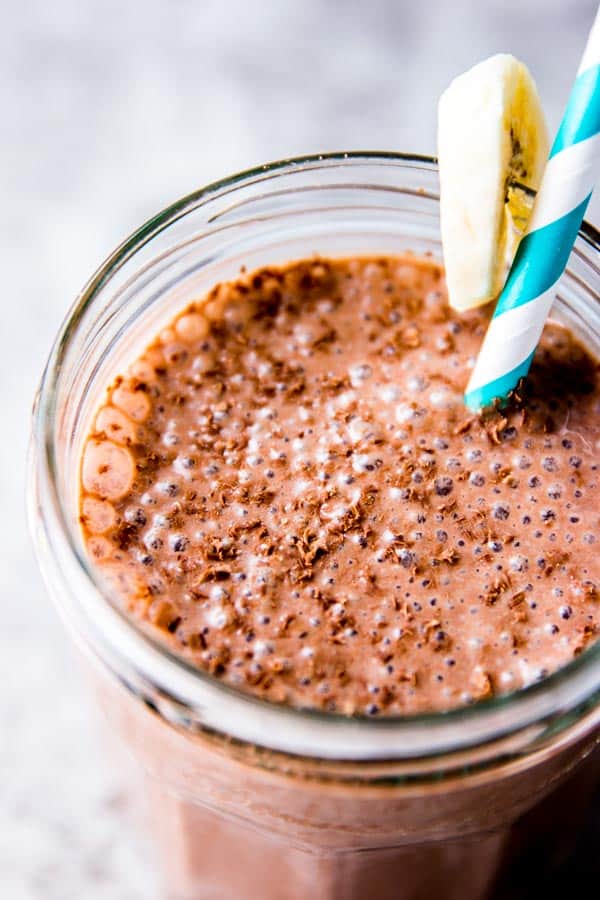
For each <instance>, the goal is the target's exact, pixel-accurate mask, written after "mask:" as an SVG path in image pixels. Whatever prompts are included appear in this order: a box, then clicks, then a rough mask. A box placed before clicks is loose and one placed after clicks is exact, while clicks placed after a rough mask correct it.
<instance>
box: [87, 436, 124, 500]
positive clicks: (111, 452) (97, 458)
mask: <svg viewBox="0 0 600 900" xmlns="http://www.w3.org/2000/svg"><path fill="white" fill-rule="evenodd" d="M134 470H135V466H134V462H133V457H132V456H131V453H130V452H129V450H127V449H126V448H125V447H118V446H117V445H116V444H113V443H112V442H111V441H97V440H95V439H94V438H91V439H90V440H88V442H87V444H86V446H85V450H84V452H83V464H82V469H81V480H82V484H83V487H84V488H85V490H86V491H89V492H90V493H93V494H98V495H99V496H100V497H103V498H105V499H106V500H120V499H121V497H124V496H125V494H127V492H128V491H129V490H131V487H132V485H133V478H134Z"/></svg>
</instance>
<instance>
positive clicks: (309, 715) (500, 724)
mask: <svg viewBox="0 0 600 900" xmlns="http://www.w3.org/2000/svg"><path fill="white" fill-rule="evenodd" d="M357 164H358V165H360V164H363V165H369V166H372V165H382V166H390V165H394V166H399V167H400V168H413V169H423V170H424V171H427V172H430V173H435V172H436V171H437V160H436V159H435V157H431V156H424V155H417V154H405V153H394V152H385V151H347V152H332V153H323V154H314V155H309V156H303V157H297V158H290V159H284V160H280V161H275V162H271V163H267V164H265V165H262V166H258V167H255V168H252V169H248V170H245V171H243V172H240V173H236V174H234V175H231V176H229V177H227V178H224V179H221V180H218V181H215V182H212V183H211V184H209V185H207V186H205V187H202V188H200V189H198V190H196V191H193V192H191V193H189V194H187V195H185V196H184V197H182V198H180V199H179V200H177V201H175V202H174V203H172V204H170V205H169V206H167V207H166V208H165V209H163V210H162V211H160V212H159V213H157V214H156V215H154V216H153V217H151V218H150V219H149V220H147V221H146V222H145V223H144V224H143V225H142V226H141V227H140V228H138V229H137V230H136V231H134V232H133V233H132V234H131V235H130V236H129V237H128V238H126V239H125V240H124V241H123V242H122V243H121V244H120V245H119V246H118V247H117V248H116V249H115V250H114V251H113V253H112V254H111V255H110V256H109V257H108V258H107V259H106V260H105V262H104V263H103V264H102V265H101V266H100V267H99V268H98V269H97V270H96V272H95V273H94V274H93V275H92V277H91V278H90V279H89V281H88V282H87V284H86V285H85V286H84V288H83V289H82V291H81V292H80V293H79V294H78V296H77V297H76V299H75V301H74V303H73V305H72V307H71V309H70V310H69V311H68V313H67V315H66V317H65V319H64V321H63V323H62V325H61V328H60V331H59V333H58V336H57V338H56V340H55V343H54V345H53V348H52V350H51V353H50V357H49V359H48V362H47V364H46V367H45V370H44V373H43V375H42V380H41V383H40V387H39V389H38V394H37V396H36V403H35V409H34V423H33V434H32V453H31V462H32V466H33V481H34V486H35V490H36V492H37V494H36V498H35V500H33V499H32V498H31V497H30V504H29V511H30V528H31V531H32V534H33V537H34V543H35V545H36V551H37V554H38V559H39V561H40V564H41V567H42V569H43V570H44V571H46V569H47V566H48V565H49V556H51V555H52V553H53V552H54V549H55V547H56V543H57V542H58V541H60V542H61V550H62V551H63V552H66V554H67V555H68V556H69V560H70V565H72V566H73V568H74V569H75V568H77V569H78V571H79V575H80V576H81V577H82V579H83V580H84V581H85V582H86V583H87V586H88V588H89V589H90V590H91V593H92V594H93V595H94V596H95V602H96V605H98V604H103V605H104V607H105V610H104V612H108V610H111V611H112V616H109V618H112V623H111V625H110V627H114V626H115V625H116V626H117V627H118V628H119V629H120V630H121V631H122V635H121V637H122V638H123V640H122V641H121V644H120V646H121V649H122V650H123V651H124V652H125V648H126V647H127V648H128V650H127V652H133V649H135V648H136V647H137V650H139V651H140V652H143V653H144V654H145V656H148V654H150V657H155V658H154V662H155V663H156V664H157V665H158V663H159V658H160V663H161V666H162V668H161V673H163V674H164V673H167V672H168V673H170V675H171V676H175V675H176V674H177V675H178V676H181V678H180V679H179V683H178V686H177V688H175V689H174V690H173V692H172V694H171V696H170V698H169V696H168V694H165V685H164V684H158V681H159V679H153V678H152V675H151V674H150V673H149V671H148V669H146V670H145V671H144V679H143V681H144V683H145V684H146V687H147V686H148V684H150V685H152V684H153V685H154V687H157V688H159V690H160V692H161V696H162V699H163V701H164V702H165V704H167V705H168V702H169V699H170V700H173V701H174V702H175V703H176V704H182V703H183V706H184V707H185V708H186V709H188V708H189V709H193V708H194V707H195V706H196V704H195V703H194V701H193V700H192V697H193V695H194V690H193V686H194V682H195V683H196V685H197V686H203V687H204V688H208V689H209V690H210V693H211V695H214V696H215V697H220V698H221V700H222V702H223V703H226V702H227V700H229V701H232V700H235V703H236V707H237V708H239V709H245V710H246V712H247V713H248V714H249V715H250V716H252V715H253V714H255V715H257V716H261V717H264V716H263V714H266V718H267V719H269V721H270V722H271V723H272V724H270V725H269V727H273V724H274V723H275V722H276V720H280V721H279V726H280V727H282V725H283V727H284V728H285V727H286V726H290V723H296V726H300V727H301V725H302V723H303V724H304V725H306V726H307V727H313V726H316V727H317V728H318V727H319V726H323V732H324V733H331V729H332V728H337V729H340V728H344V727H345V729H346V732H347V735H348V739H349V740H352V738H353V737H356V736H358V734H360V733H363V734H365V735H366V734H367V733H368V734H369V735H372V736H375V735H387V736H388V737H387V738H386V739H385V740H384V742H383V743H384V747H383V748H382V752H379V751H376V752H375V753H374V755H373V757H372V758H378V759H384V758H385V759H388V758H392V757H393V758H398V757H404V758H415V755H414V754H413V753H411V752H410V747H411V746H412V742H411V741H410V740H408V741H407V738H408V737H409V736H410V731H411V729H412V730H413V731H414V730H415V729H424V730H425V732H426V733H427V734H429V736H430V739H431V741H430V743H431V747H430V751H431V752H430V753H424V752H423V747H422V746H421V745H422V744H423V741H420V742H417V744H418V746H419V747H420V748H421V749H420V750H419V754H418V755H419V756H426V755H430V756H437V755H440V754H446V753H448V752H453V751H454V750H459V749H460V750H464V749H465V748H467V749H468V748H470V747H473V746H478V745H483V744H488V743H490V742H492V741H496V740H498V739H500V738H504V737H506V736H507V735H509V734H514V733H515V732H516V731H517V730H519V731H521V730H524V729H527V728H529V727H530V726H532V725H535V724H536V723H537V722H539V721H540V716H546V717H548V716H550V717H555V716H556V715H557V714H558V713H564V712H566V711H569V712H572V711H573V709H574V708H575V707H579V706H581V704H584V705H585V709H586V710H589V709H591V708H595V707H596V706H597V705H598V703H599V701H600V640H598V641H596V642H594V643H593V644H592V645H591V646H589V647H588V648H586V649H585V650H584V651H583V652H582V653H580V654H579V655H578V656H577V657H575V658H574V659H573V660H572V661H570V662H569V663H567V664H565V665H564V666H562V667H560V668H559V669H558V670H556V671H555V672H553V673H551V674H550V675H548V676H546V677H545V678H544V679H543V680H541V681H539V682H536V683H533V684H530V685H528V686H526V687H523V688H520V689H519V690H516V691H513V692H510V693H506V694H500V695H496V696H493V697H491V698H489V699H485V700H481V701H478V702H477V703H475V704H473V705H470V706H462V707H455V708H451V709H449V710H445V711H441V712H427V713H418V714H408V715H402V716H383V717H379V718H373V717H369V716H366V715H357V716H354V717H348V716H345V715H343V714H341V713H335V712H325V711H320V710H313V709H298V708H295V707H292V706H289V705H285V704H279V703H275V702H273V701H269V700H264V699H261V698H258V697H256V696H254V695H251V694H249V693H247V692H245V691H244V690H242V689H238V688H235V687H233V686H231V685H229V684H227V683H225V682H223V681H222V680H220V679H218V678H216V677H215V676H213V675H210V674H209V673H207V672H205V671H203V670H201V669H199V668H197V667H194V666H193V665H192V664H191V663H189V662H188V661H186V660H185V659H183V658H182V657H180V656H178V655H176V654H175V653H173V652H172V651H171V650H169V648H168V647H166V646H165V645H163V644H162V643H160V642H159V641H158V640H156V639H155V638H153V637H152V636H151V635H149V634H147V633H146V632H144V631H143V630H142V629H140V628H139V627H138V626H137V625H136V624H135V623H134V622H133V621H132V620H131V618H130V617H128V616H127V615H126V614H125V613H124V612H123V611H122V610H120V609H118V608H117V607H116V605H114V604H113V603H111V599H110V597H109V596H108V594H107V592H106V591H105V590H104V589H103V588H102V586H101V583H100V581H99V579H98V578H96V577H95V576H94V571H93V569H92V567H91V565H89V562H88V560H87V559H86V558H85V557H84V556H82V554H81V553H80V552H79V551H78V548H77V546H76V544H75V541H74V539H73V535H72V529H71V527H70V525H69V516H68V513H67V510H66V508H65V505H64V503H63V501H62V498H61V497H60V496H59V492H58V490H57V483H56V482H57V460H56V454H55V452H54V450H55V448H54V442H55V436H54V424H55V415H56V405H55V401H56V388H57V379H58V375H59V373H60V368H61V362H62V360H63V358H64V356H65V353H66V350H67V348H68V346H69V343H70V342H71V341H72V339H73V338H74V335H75V333H76V331H77V328H78V326H79V324H80V323H81V319H82V317H83V315H84V313H85V312H86V310H87V309H88V308H89V307H90V306H91V304H92V303H93V302H94V299H95V298H96V297H97V295H98V293H99V292H100V290H101V289H102V288H103V287H105V286H106V285H107V284H108V283H109V282H110V280H111V278H112V277H113V275H114V274H115V273H116V272H117V271H118V270H119V269H120V268H121V267H122V266H123V265H124V264H125V263H126V262H127V261H128V260H129V259H131V258H132V257H133V256H134V255H135V253H136V252H138V251H139V250H140V249H141V248H142V247H143V246H144V245H146V244H147V243H148V242H149V241H150V240H151V239H152V238H153V237H155V236H156V235H157V234H158V233H160V232H161V231H163V230H165V229H166V228H168V227H169V226H170V225H172V224H173V223H175V222H176V221H178V220H179V219H181V218H183V217H184V216H186V215H187V214H188V213H190V212H192V211H194V210H196V209H198V208H199V207H200V206H202V205H203V203H205V202H207V201H208V200H213V199H218V198H219V197H222V196H224V195H226V194H228V193H230V192H232V191H235V189H236V188H238V187H242V186H248V185H250V184H253V183H256V182H259V181H263V180H265V181H266V180H269V179H272V178H273V177H275V176H277V175H280V174H292V173H294V172H296V171H302V172H306V171H310V170H311V169H315V170H319V169H326V168H332V167H336V166H342V167H352V166H354V165H357ZM523 189H524V190H528V189H527V188H523ZM424 193H425V195H426V194H427V192H424ZM436 199H437V197H436ZM579 237H580V238H581V239H583V241H584V242H585V244H587V245H588V246H589V248H590V249H591V250H592V251H593V253H598V252H600V232H599V231H598V230H597V229H596V228H595V227H594V226H593V225H591V224H590V223H588V222H584V223H583V225H582V228H581V231H580V235H579ZM599 269H600V265H598V264H596V271H598V270H599ZM599 299H600V298H599ZM32 493H33V492H32ZM42 494H43V499H42ZM47 503H49V504H50V509H49V510H48V508H47ZM42 505H43V506H44V508H43V509H42ZM48 514H49V515H50V518H51V521H50V520H49V519H48V521H46V518H47V516H48ZM36 517H39V518H41V519H42V520H43V521H44V527H43V536H41V535H40V532H39V530H38V528H37V527H36V524H35V522H34V519H35V518H36ZM96 611H97V612H100V610H99V609H97V610H96ZM115 616H116V618H115ZM99 621H100V620H99ZM103 621H104V622H105V623H108V618H107V617H106V616H103ZM125 632H126V634H125ZM132 648H133V649H132ZM163 664H164V665H163ZM182 679H183V680H182ZM167 680H168V679H167ZM162 681H165V678H163V679H162ZM184 682H185V685H184ZM584 683H585V690H583V688H582V686H583V685H584ZM140 684H141V683H140ZM140 684H138V687H137V688H134V687H133V681H132V683H131V684H130V687H131V688H132V689H134V690H137V692H138V693H139V692H142V693H143V690H142V688H141V687H140ZM551 698H553V702H550V699H551ZM544 700H545V701H546V702H541V701H544ZM201 705H202V704H201V703H200V706H201ZM178 708H179V706H178ZM172 712H173V710H172V709H171V713H172ZM180 712H181V710H180ZM509 713H510V715H509ZM516 713H519V715H516V716H515V714H516ZM167 718H168V715H167ZM175 718H176V719H177V718H179V719H186V716H181V715H179V716H178V715H175ZM200 718H201V724H202V723H203V722H204V721H205V717H202V716H201V717H200ZM508 719H510V720H511V721H510V722H509V721H508ZM515 722H518V724H517V725H516V726H515ZM213 724H214V723H213ZM475 725H478V727H474V726H475ZM211 727H213V726H212V725H211ZM261 729H262V730H264V728H262V726H261ZM463 729H469V730H470V733H471V738H470V739H460V740H459V735H460V732H461V731H462V730H463ZM216 730H218V727H217V729H216ZM292 730H295V726H294V728H292ZM224 731H225V732H226V733H231V729H230V728H227V727H226V728H225V729H224ZM434 733H437V735H438V737H439V738H440V739H439V740H435V739H434ZM391 735H393V736H395V737H397V745H398V748H397V749H398V754H396V753H395V752H394V749H393V748H394V742H393V741H391V740H390V736H391ZM233 736H234V737H237V736H238V735H233ZM240 739H241V740H244V741H246V740H250V742H252V743H257V744H260V743H261V742H260V741H259V740H255V739H254V738H252V739H248V738H247V737H244V736H240ZM280 743H281V741H279V742H276V745H274V744H270V743H269V742H267V743H266V744H264V745H265V746H268V747H269V749H274V750H279V749H281V750H284V751H285V752H295V751H294V750H292V749H291V748H290V747H285V746H279V744H280ZM308 743H309V744H310V741H309V742H308ZM359 743H360V742H359ZM336 745H338V746H339V742H338V741H336ZM403 750H407V751H408V752H403ZM299 752H300V753H301V755H308V756H315V755H317V756H327V755H328V754H327V753H324V752H323V750H322V749H321V750H320V751H319V752H318V753H316V754H313V753H312V752H311V751H310V749H307V747H306V746H301V749H300V751H299ZM335 758H340V756H339V752H338V753H337V754H336V755H335ZM343 758H348V759H357V758H363V757H362V755H359V756H357V755H355V753H354V752H352V748H349V752H348V754H347V755H345V756H343Z"/></svg>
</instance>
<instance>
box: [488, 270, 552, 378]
mask: <svg viewBox="0 0 600 900" xmlns="http://www.w3.org/2000/svg"><path fill="white" fill-rule="evenodd" d="M553 299H554V291H553V289H552V288H551V289H550V290H549V291H546V293H545V294H543V295H542V297H540V298H539V304H540V306H542V305H543V306H544V307H545V309H546V311H548V309H549V308H550V306H551V305H552V301H553ZM542 327H543V320H542V325H541V326H540V324H539V322H538V320H537V319H535V320H533V321H532V319H531V313H530V310H529V308H528V307H527V305H521V306H515V307H514V308H513V309H510V310H507V312H506V313H504V315H502V316H498V317H497V318H494V319H492V321H491V322H490V327H489V329H488V335H489V337H487V336H486V340H489V341H490V342H493V345H494V347H496V348H497V352H496V353H489V354H486V355H485V356H483V355H480V357H479V359H478V361H477V382H478V383H479V384H481V385H486V384H489V385H490V391H491V390H492V387H491V384H492V382H497V381H499V379H500V377H501V376H502V375H503V374H504V373H506V372H512V371H513V370H514V369H515V368H517V367H518V365H520V363H517V365H515V362H514V360H515V359H517V360H524V359H526V358H527V357H529V356H530V355H531V351H532V348H535V345H536V344H537V342H538V340H539V337H540V334H541V331H542ZM473 383H474V382H473Z"/></svg>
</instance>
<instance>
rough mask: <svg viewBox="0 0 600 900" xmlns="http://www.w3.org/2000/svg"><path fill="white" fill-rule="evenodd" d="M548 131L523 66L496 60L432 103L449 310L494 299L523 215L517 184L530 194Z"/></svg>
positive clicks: (524, 220)
mask: <svg viewBox="0 0 600 900" xmlns="http://www.w3.org/2000/svg"><path fill="white" fill-rule="evenodd" d="M548 147H549V145H548V131H547V128H546V122H545V119H544V113H543V110H542V105H541V102H540V98H539V95H538V92H537V89H536V86H535V83H534V81H533V78H532V77H531V75H530V74H529V71H528V69H527V67H526V66H525V65H524V64H523V63H522V62H519V60H517V59H515V57H514V56H510V55H508V54H504V53H499V54H498V55H496V56H491V57H490V58H489V59H486V60H484V61H483V62H481V63H479V64H478V65H476V66H474V67H473V68H472V69H469V70H468V71H467V72H465V73H464V74H463V75H459V77H458V78H455V79H454V81H453V82H452V83H451V84H450V86H449V87H448V88H447V89H446V91H445V92H444V93H443V94H442V96H441V97H440V102H439V109H438V157H439V171H440V218H441V230H442V245H443V249H444V262H445V266H446V280H447V284H448V295H449V299H450V304H451V305H452V306H453V307H454V308H455V309H469V308H471V307H474V306H482V305H483V304H484V303H487V302H488V301H489V300H492V299H493V298H495V297H497V296H498V294H499V293H500V291H501V290H502V286H503V284H504V281H505V279H506V275H507V272H508V269H509V267H510V264H511V262H512V260H513V257H514V255H515V253H516V249H517V245H518V243H519V240H520V239H521V236H522V234H523V232H524V231H525V228H526V226H527V221H528V218H529V214H530V211H531V206H530V204H528V203H527V200H526V195H524V193H523V192H522V191H519V190H515V189H514V187H513V186H512V183H513V182H520V183H522V184H525V185H527V187H530V188H534V189H535V190H537V188H538V187H539V184H540V181H541V177H542V172H543V170H544V166H545V164H546V159H547V157H548Z"/></svg>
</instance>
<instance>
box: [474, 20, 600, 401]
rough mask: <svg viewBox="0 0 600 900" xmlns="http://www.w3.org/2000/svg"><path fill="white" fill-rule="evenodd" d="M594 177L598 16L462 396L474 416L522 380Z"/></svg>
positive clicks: (599, 125) (599, 89) (599, 127)
mask: <svg viewBox="0 0 600 900" xmlns="http://www.w3.org/2000/svg"><path fill="white" fill-rule="evenodd" d="M599 176H600V9H599V11H598V13H597V15H596V19H595V21H594V24H593V26H592V30H591V33H590V36H589V39H588V43H587V46H586V48H585V51H584V54H583V59H582V61H581V65H580V67H579V72H578V73H577V78H576V80H575V84H574V86H573V90H572V91H571V96H570V97H569V102H568V104H567V108H566V111H565V114H564V116H563V120H562V122H561V124H560V128H559V129H558V134H557V135H556V138H555V140H554V144H553V146H552V150H551V151H550V156H549V159H548V163H547V165H546V169H545V171H544V176H543V178H542V183H541V185H540V189H539V192H538V195H537V198H536V201H535V205H534V208H533V213H532V215H531V219H530V222H529V226H528V229H527V234H526V235H525V237H524V238H523V239H522V241H521V243H520V244H519V248H518V250H517V253H516V256H515V259H514V262H513V264H512V267H511V270H510V272H509V275H508V278H507V281H506V284H505V286H504V289H503V291H502V293H501V294H500V297H499V299H498V303H497V306H496V309H495V311H494V315H493V318H492V320H491V322H490V325H489V328H488V331H487V334H486V336H485V339H484V342H483V345H482V347H481V350H480V352H479V356H478V358H477V361H476V364H475V368H474V369H473V373H472V375H471V379H470V381H469V385H468V387H467V391H466V394H465V403H466V404H467V406H468V407H470V408H471V409H473V410H480V409H483V408H484V407H486V406H489V405H490V404H492V403H493V402H494V401H496V400H504V399H505V398H506V397H507V396H508V394H509V393H510V391H512V390H514V388H515V387H516V386H517V385H518V383H519V381H520V380H521V378H523V377H524V376H525V375H527V373H528V371H529V366H530V365H531V360H532V359H533V355H534V353H535V349H536V347H537V344H538V341H539V339H540V336H541V334H542V330H543V328H544V323H545V321H546V317H547V316H548V313H549V311H550V307H551V305H552V301H553V300H554V297H555V288H556V283H557V281H558V280H559V278H560V276H561V275H562V273H563V271H564V269H565V266H566V265H567V260H568V259H569V255H570V253H571V249H572V247H573V244H574V243H575V238H576V237H577V232H578V231H579V227H580V225H581V222H582V219H583V216H584V213H585V210H586V207H587V205H588V203H589V200H590V197H591V195H592V191H593V189H594V185H595V183H596V181H597V179H598V177H599Z"/></svg>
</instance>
